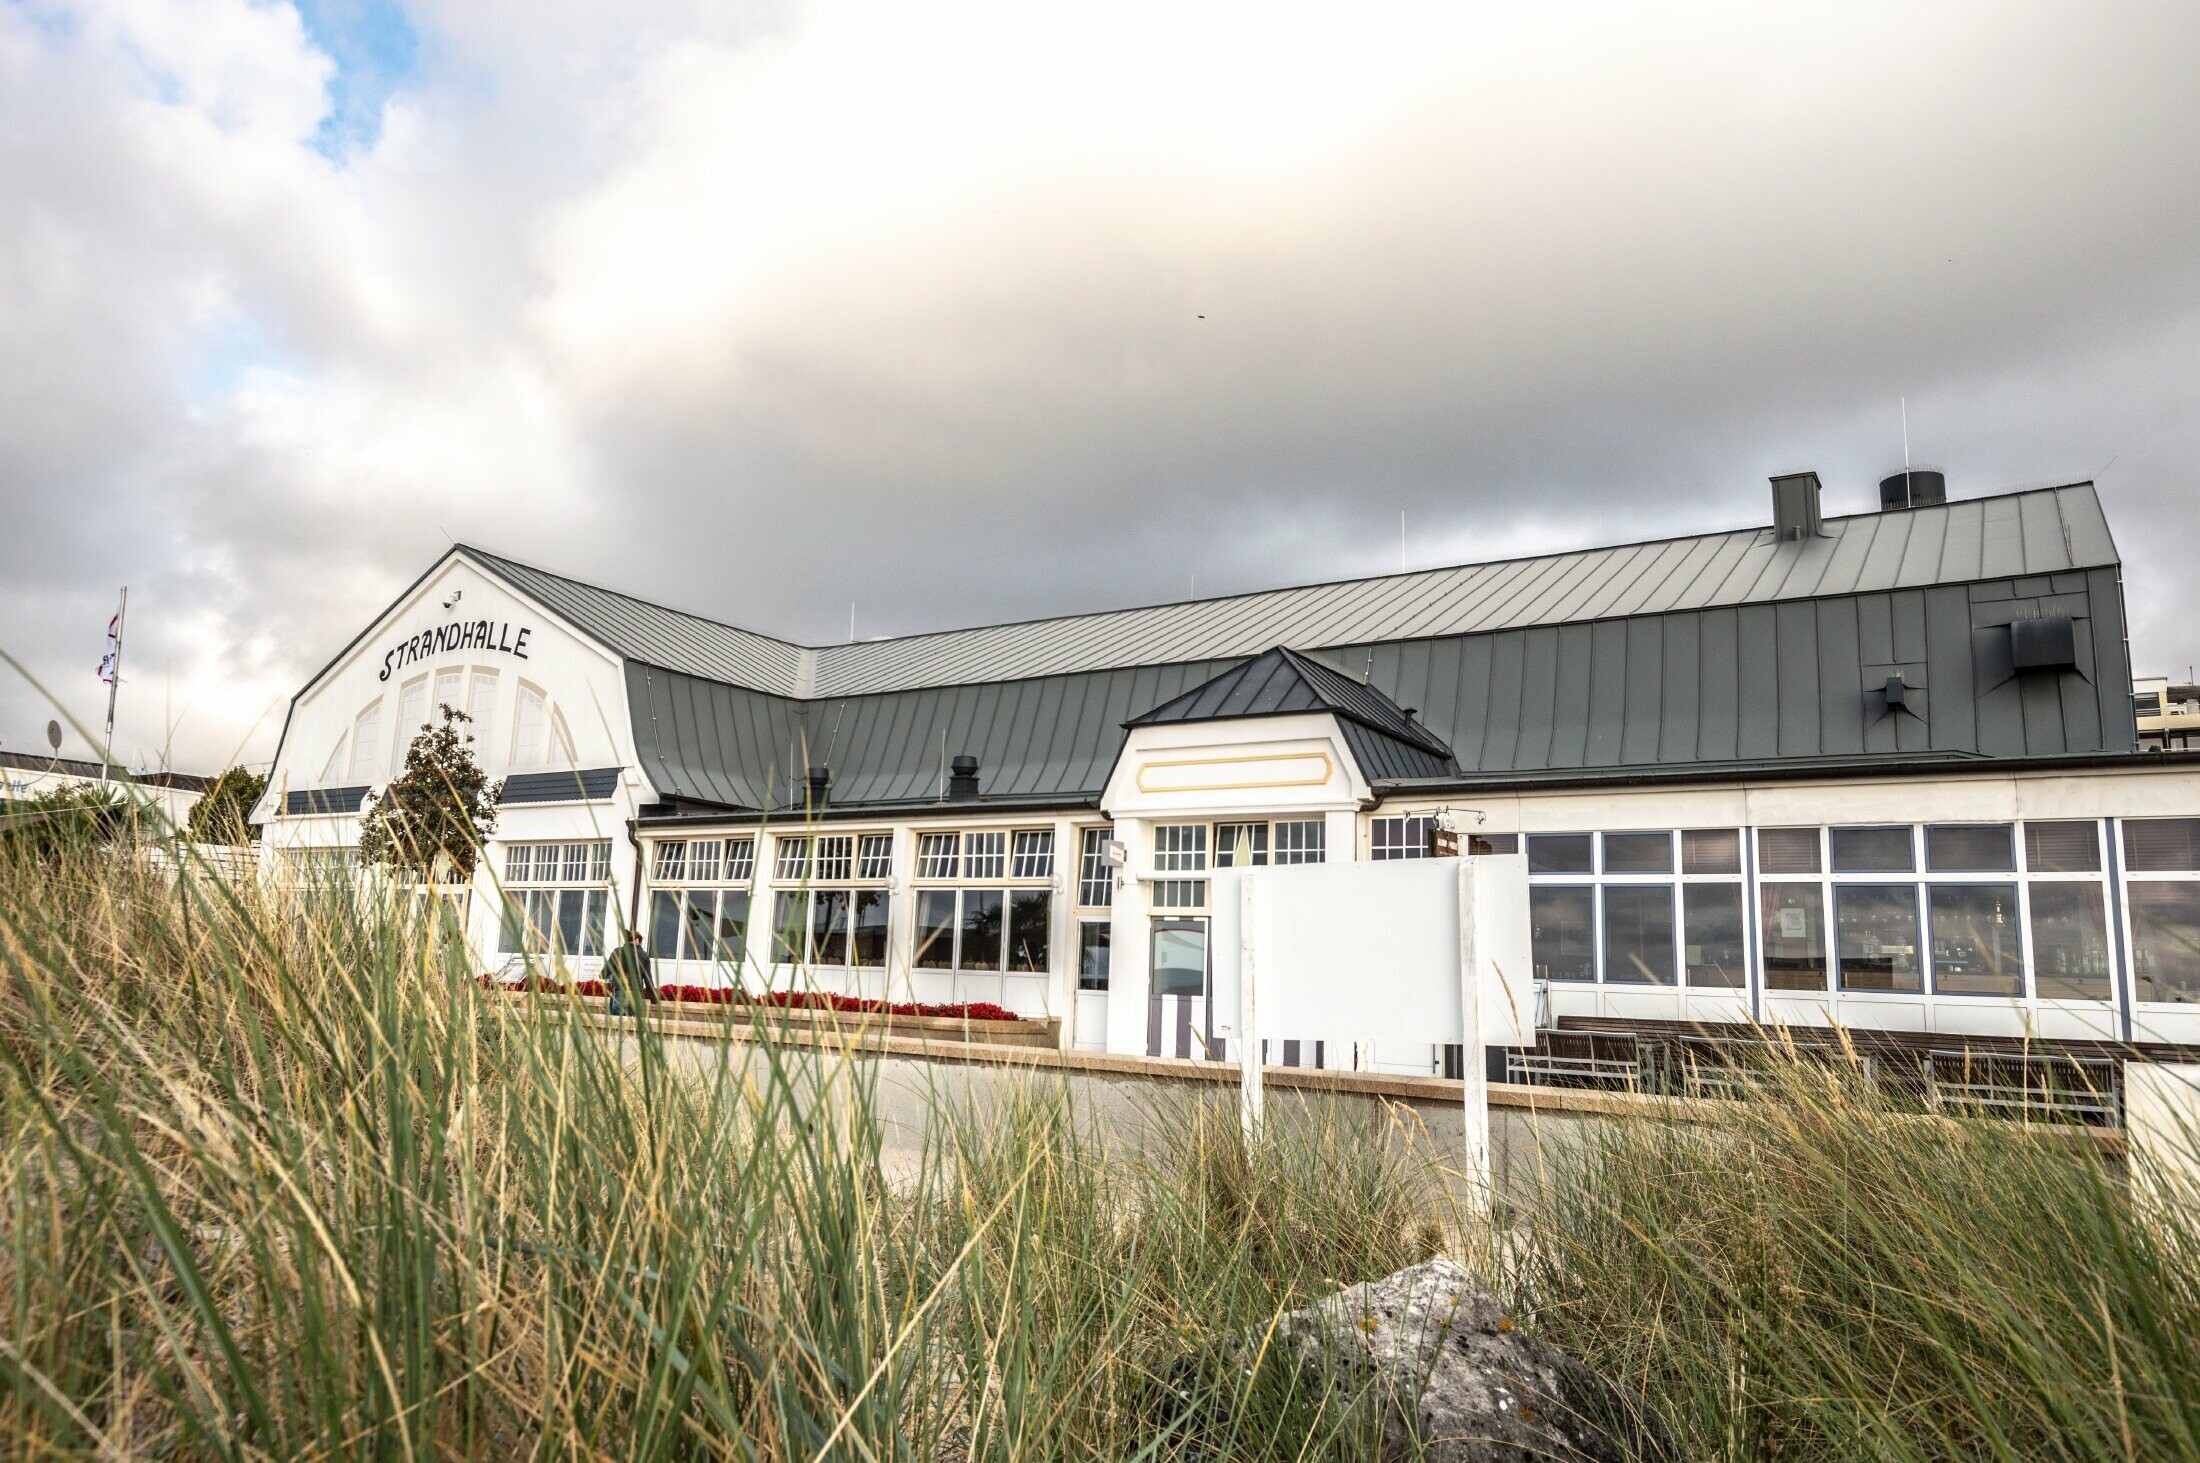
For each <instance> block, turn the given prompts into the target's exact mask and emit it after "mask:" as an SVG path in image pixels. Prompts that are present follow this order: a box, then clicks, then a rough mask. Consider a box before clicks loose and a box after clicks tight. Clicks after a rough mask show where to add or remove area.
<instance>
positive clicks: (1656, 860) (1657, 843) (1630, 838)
mask: <svg viewBox="0 0 2200 1463" xmlns="http://www.w3.org/2000/svg"><path fill="white" fill-rule="evenodd" d="M1604 872H1605V873H1607V874H1670V873H1672V872H1673V835H1672V834H1670V833H1607V834H1605V835H1604Z"/></svg>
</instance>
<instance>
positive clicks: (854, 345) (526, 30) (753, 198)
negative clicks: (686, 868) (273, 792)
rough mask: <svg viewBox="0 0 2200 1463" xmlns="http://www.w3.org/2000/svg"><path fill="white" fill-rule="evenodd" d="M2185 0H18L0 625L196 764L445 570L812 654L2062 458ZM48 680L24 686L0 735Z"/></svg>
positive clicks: (2093, 381) (261, 723) (2102, 421)
mask: <svg viewBox="0 0 2200 1463" xmlns="http://www.w3.org/2000/svg"><path fill="white" fill-rule="evenodd" d="M2196 58H2200V6H2195V5H2193V4H2191V3H2189V0H2174V3H2166V4H2160V5H2145V4H2118V5H2115V6H2098V5H2078V4H2067V3H2057V4H2051V5H2024V4H2011V3H1991V4H1983V3H1982V4H1962V3H1948V4H1936V5H1931V6H1919V5H1915V4H1909V3H1902V4H1890V5H1883V6H1882V5H1875V4H1869V3H1859V0H1840V3H1837V4H1827V5H1824V6H1822V7H1819V8H1818V9H1817V11H1816V13H1812V14H1806V13H1803V11H1802V9H1801V8H1800V7H1794V6H1765V5H1761V4H1754V3H1737V4H1732V5H1710V4H1707V5H1700V6H1670V7H1648V6H1641V5H1634V4H1628V5H1612V6H1593V5H1569V4H1537V5H1534V6H1523V5H1512V6H1489V7H1481V6H1469V5H1462V4H1458V3H1440V4H1434V5H1405V4H1397V5H1393V4H1389V3H1385V0H1362V3H1358V4H1353V5H1339V4H1334V3H1331V4H1324V5H1320V6H1306V7H1300V6H1296V5H1292V4H1289V3H1279V0H1258V3H1247V4H1242V5H1239V4H1212V5H1209V4H1202V3H1186V0H1161V3H1152V4H1148V3H1146V0H1111V3H1109V4H1107V5H1104V6H1102V5H1094V6H1090V7H1086V8H1083V9H1082V10H1079V9H1076V8H1072V7H1068V6H1051V5H1034V4H1032V3H1029V0H1000V3H990V0H975V3H964V0H930V3H926V4H922V5H912V4H909V3H906V0H876V3H874V0H813V3H792V4H784V5H780V4H772V3H756V4H751V5H745V6H714V5H705V4H697V3H682V0H665V3H657V0H623V3H621V4H618V5H605V4H602V3H599V0H524V3H522V0H418V3H404V4H398V3H392V0H318V3H308V4H303V5H300V6H298V7H295V8H294V7H293V6H291V5H288V4H264V3H254V4H248V3H243V0H87V3H82V4H74V3H55V0H0V650H5V651H7V652H9V653H11V654H12V655H14V656H15V657H17V658H18V659H20V660H21V661H23V662H25V663H26V664H27V666H28V668H29V669H30V670H31V672H32V673H34V674H35V675H36V676H38V677H40V678H41V679H43V680H44V681H45V683H46V684H47V685H48V686H49V687H50V688H51V689H52V690H53V691H54V693H55V694H57V695H58V696H59V697H60V698H61V700H62V702H63V704H64V705H65V706H66V707H67V708H68V709H69V710H71V711H74V712H76V713H78V714H79V715H81V716H82V717H83V718H84V719H85V720H86V721H88V722H94V723H96V721H97V719H98V714H99V708H100V704H101V693H100V688H99V687H98V685H97V683H96V681H95V678H94V676H93V669H92V668H93V665H94V663H95V662H96V661H97V659H98V655H99V646H100V637H101V632H102V630H103V628H104V626H105V623H106V620H107V616H108V615H109V613H110V612H111V610H112V608H113V603H114V598H115V592H116V588H117V586H119V585H121V584H124V583H127V584H128V585H129V586H130V622H129V624H130V640H129V646H128V665H127V666H126V670H127V672H128V677H127V683H126V685H125V688H124V693H123V697H122V713H121V720H120V726H119V728H118V744H119V746H120V748H121V750H122V751H123V752H124V754H125V755H126V756H127V757H128V758H129V759H130V760H131V761H132V762H135V763H141V764H145V763H157V762H159V761H161V760H163V759H166V760H169V761H170V762H172V764H173V765H176V766H179V767H184V768H188V769H193V770H197V769H207V770H211V769H213V768H216V767H218V766H221V765H223V764H225V763H227V762H228V761H230V760H232V759H235V758H238V757H242V758H244V759H246V760H253V759H265V758H266V757H267V756H269V755H270V754H271V753H272V751H273V748H274V743H275V735H276V732H277V730H278V729H279V725H280V720H281V715H282V706H283V704H284V702H286V701H287V699H288V697H289V696H290V694H291V693H292V692H293V691H294V690H296V689H297V687H298V685H299V684H300V682H301V681H302V680H303V678H304V677H305V676H306V675H307V674H309V673H310V672H311V671H312V670H313V669H314V668H316V667H317V666H319V665H320V664H321V663H322V661H324V660H325V659H326V658H327V657H328V656H329V655H330V654H332V653H333V652H334V651H335V650H336V649H337V648H338V647H339V646H340V645H341V644H342V643H343V642H344V641H345V640H346V639H348V638H349V636H350V635H351V634H352V633H354V632H355V631H356V630H357V629H358V628H359V627H360V626H361V625H362V624H364V623H365V621H366V620H367V619H368V618H369V617H370V616H371V615H372V614H373V613H374V612H376V611H377V610H379V609H380V608H381V607H382V605H383V604H384V603H386V602H387V600H388V599H389V598H390V597H391V596H392V595H394V594H395V593H396V592H397V591H398V590H399V589H400V588H402V587H403V585H404V584H405V583H406V582H408V581H409V580H410V579H411V578H412V577H413V576H414V575H415V574H417V573H418V572H419V571H420V570H421V569H422V568H424V567H425V566H426V565H427V563H428V562H429V561H430V560H431V559H432V558H433V557H434V556H435V555H436V554H438V553H439V552H440V551H441V550H442V548H443V547H444V546H445V545H446V544H447V543H448V542H449V541H450V540H452V539H462V540H471V541H476V542H480V543H482V544H484V545H486V546H490V547H493V548H496V549H499V550H501V551H503V552H506V553H509V554H511V555H513V556H515V557H519V558H524V559H529V560H533V561H535V562H539V563H542V564H544V565H546V566H548V567H552V568H556V569H559V570H562V571H565V572H569V573H573V574H577V575H581V576H583V577H589V578H595V579H599V580H601V581H603V582H606V583H609V584H612V585H615V586H619V587H622V588H628V589H632V590H635V591H638V592H642V593H646V594H649V595H651V596H652V597H656V598H660V599H663V600H666V601H669V602H671V603H674V604H678V605H681V606H684V607H689V608H694V609H697V610H701V611H705V612H708V613H712V614H715V615H718V616H721V617H723V618H727V619H731V620H734V621H737V622H739V623H742V624H746V625H751V626H753V627H755V628H758V629H762V630H767V631H770V632H773V633H777V634H781V635H786V636H790V637H794V638H798V639H805V640H811V641H823V640H832V639H838V638H842V637H844V636H845V635H846V634H847V626H848V616H849V606H850V603H851V602H853V603H854V605H855V611H856V621H857V628H858V630H859V632H860V633H863V634H866V635H870V634H883V633H888V632H892V631H901V630H909V629H920V628H934V627H940V626H945V625H950V624H959V623H969V622H973V621H981V620H986V619H993V618H1001V617H1008V616H1020V615H1030V614H1039V613H1045V612H1050V611H1057V610H1073V609H1085V608H1095V607H1101V606H1108V605H1115V604H1121V603H1129V602H1135V601H1141V600H1152V599H1166V598H1175V597H1181V596H1183V595H1184V594H1185V593H1187V592H1188V591H1189V590H1190V588H1191V586H1192V583H1193V580H1194V576H1196V578H1197V586H1198V590H1199V592H1201V593H1203V594H1205V593H1222V592H1229V591H1234V590H1240V589H1247V588H1253V587H1258V586H1263V585H1271V584H1277V583H1286V582H1291V581H1298V580H1306V579H1315V578H1331V577H1336V576H1340V575H1349V574H1355V573H1362V572H1379V571H1384V570H1388V569H1392V568H1395V567H1397V565H1398V563H1399V560H1400V546H1399V533H1398V515H1399V514H1400V513H1401V512H1403V513H1404V514H1405V515H1406V530H1407V532H1406V543H1405V548H1404V557H1405V559H1406V561H1407V562H1408V563H1410V564H1413V565H1423V564H1432V563H1438V562H1458V561H1464V560H1469V559H1476V558H1486V557H1494V556H1502V555H1508V554H1513V553H1518V552H1522V551H1531V550H1537V549H1544V548H1557V547H1568V546H1576V545H1582V544H1589V543H1600V542H1611V541H1615V540H1618V539H1622V538H1629V537H1638V536H1654V535H1660V534H1667V533H1681V532H1690V531H1694V530H1699V529H1707V528H1717V527H1727V526H1733V525H1736V524H1741V523H1750V522H1756V521H1759V520H1761V519H1764V518H1765V517H1766V516H1767V514H1768V511H1769V510H1768V489H1767V488H1766V486H1765V478H1766V476H1767V475H1768V474H1769V473H1773V472H1779V471H1785V470H1789V469H1794V468H1799V467H1814V468H1816V469H1817V470H1818V471H1819V473H1820V474H1821V476H1822V477H1823V478H1824V479H1825V481H1826V483H1827V489H1828V502H1827V507H1828V511H1829V512H1832V511H1848V510H1854V509H1862V508H1864V507H1866V506H1868V505H1869V504H1870V503H1871V502H1872V486H1871V485H1872V483H1873V482H1875V481H1876V479H1877V477H1878V476H1879V475H1880V474H1881V473H1883V472H1885V471H1887V470H1889V469H1890V468H1891V467H1894V466H1899V465H1900V462H1901V460H1902V437H1901V432H1902V420H1901V415H1900V403H1901V401H1902V400H1903V398H1905V397H1906V398H1907V400H1908V408H1909V432H1910V443H1911V451H1912V453H1913V455H1914V457H1915V458H1916V459H1917V460H1919V461H1922V462H1934V463H1940V464H1944V465H1945V466H1946V467H1947V468H1948V470H1949V475H1950V479H1949V480H1950V486H1951V490H1952V491H1953V492H1954V493H1955V494H1956V495H1958V496H1964V495H1971V494H1978V493H1984V492H1990V491H1995V490H2000V489H2004V488H2009V487H2014V486H2021V485H2032V484H2043V483H2058V482H2068V481H2072V480H2076V479H2083V478H2092V479H2094V480H2096V481H2098V482H2099V483H2100V484H2101V488H2102V491H2103V494H2104V496H2105V497H2106V499H2107V501H2108V505H2109V511H2110V516H2111V521H2112V523H2113V525H2114V527H2115V529H2116V531H2117V537H2118V542H2119V544H2120V546H2121V547H2122V550H2123V553H2124V557H2125V561H2126V572H2127V582H2128V586H2129V592H2130V596H2131V601H2132V617H2133V635H2134V640H2135V648H2136V656H2137V660H2138V662H2139V664H2140V666H2141V667H2142V668H2162V669H2175V670H2176V671H2178V672H2180V673H2181V672H2182V670H2183V668H2184V666H2185V665H2186V664H2187V663H2188V662H2190V661H2193V660H2196V659H2200V629H2196V628H2194V626H2193V624H2192V619H2191V607H2192V604H2193V600H2192V592H2191V587H2190V586H2191V583H2192V579H2193V575H2194V573H2195V570H2196V566H2200V511H2196V505H2195V502H2194V498H2193V488H2194V483H2195V478H2194V466H2195V464H2196V463H2200V408H2196V400H2195V398H2196V389H2200V147H2196V146H2195V145H2194V139H2195V138H2196V137H2200V85H2196V84H2195V82H2194V80H2193V77H2194V63H2195V59H2196ZM51 714H52V712H51V709H50V708H49V707H48V706H47V704H46V703H45V701H44V700H43V699H42V698H41V697H40V696H39V695H38V694H37V693H36V692H34V691H33V690H31V689H30V688H29V687H28V686H27V685H26V684H25V683H24V682H23V681H21V680H20V679H18V678H17V677H15V676H14V675H13V674H12V673H10V672H7V671H6V670H5V669H4V667H0V747H6V748H10V749H15V750H27V749H31V748H34V747H38V746H41V745H42V744H43V728H44V725H45V722H46V719H47V717H48V716H49V715H51Z"/></svg>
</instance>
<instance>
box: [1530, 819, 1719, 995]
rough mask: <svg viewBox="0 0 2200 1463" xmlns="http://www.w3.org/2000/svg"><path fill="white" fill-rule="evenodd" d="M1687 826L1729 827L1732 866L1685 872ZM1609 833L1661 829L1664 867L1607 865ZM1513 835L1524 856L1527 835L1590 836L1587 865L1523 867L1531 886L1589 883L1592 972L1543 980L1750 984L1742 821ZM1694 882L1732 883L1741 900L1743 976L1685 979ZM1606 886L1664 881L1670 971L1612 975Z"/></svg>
mask: <svg viewBox="0 0 2200 1463" xmlns="http://www.w3.org/2000/svg"><path fill="white" fill-rule="evenodd" d="M1688 833H1732V834H1733V835H1734V836H1735V839H1736V841H1737V844H1738V847H1739V851H1740V860H1739V864H1738V867H1737V868H1736V870H1735V871H1734V872H1732V873H1726V872H1717V873H1702V874H1691V873H1686V872H1684V870H1685V868H1686V863H1685V860H1684V856H1683V849H1684V846H1685V840H1684V838H1683V835H1684V834H1688ZM1613 835H1617V836H1619V837H1622V838H1630V839H1633V838H1648V837H1652V836H1657V837H1662V838H1663V839H1664V840H1665V844H1666V867H1665V868H1664V869H1662V870H1659V869H1619V870H1614V869H1612V868H1611V867H1610V860H1609V858H1608V856H1607V853H1606V847H1605V839H1606V838H1608V837H1610V836H1613ZM1516 836H1517V838H1518V839H1519V840H1520V842H1519V844H1518V851H1519V852H1520V853H1521V854H1522V855H1523V856H1525V855H1526V853H1527V849H1528V843H1527V840H1529V839H1531V838H1548V837H1560V838H1574V837H1586V838H1587V839H1588V840H1589V867H1588V868H1587V869H1586V870H1582V869H1570V870H1563V871H1551V872H1544V873H1534V872H1531V873H1530V874H1529V875H1528V887H1529V888H1530V889H1531V890H1533V889H1557V888H1587V889H1588V890H1590V926H1589V931H1590V946H1591V951H1592V954H1593V959H1592V962H1591V979H1589V980H1579V979H1576V978H1574V977H1571V976H1553V977H1550V980H1551V983H1552V984H1553V985H1554V986H1557V987H1561V988H1565V989H1573V990H1582V989H1588V988H1590V987H1592V986H1593V987H1597V988H1608V989H1613V990H1626V991H1665V992H1671V993H1673V994H1676V995H1688V994H1692V993H1703V994H1706V995H1715V994H1723V995H1728V996H1734V995H1741V996H1745V997H1746V995H1747V993H1748V991H1749V978H1750V971H1751V970H1752V969H1753V968H1754V964H1755V958H1756V953H1757V941H1756V938H1755V935H1754V933H1753V930H1752V925H1753V923H1754V920H1753V917H1752V911H1751V910H1750V908H1749V895H1748V875H1747V873H1746V870H1747V868H1748V847H1749V839H1748V837H1747V830H1746V829H1745V828H1744V827H1742V826H1741V825H1738V824H1737V825H1732V826H1728V827H1716V826H1705V825H1699V824H1690V825H1686V826H1681V825H1675V826H1672V827H1667V828H1609V829H1604V828H1599V829H1582V828H1553V829H1543V830H1538V831H1534V832H1527V831H1523V832H1522V833H1520V834H1518V835H1516ZM1698 885H1718V886H1723V887H1728V888H1731V889H1733V890H1735V891H1736V897H1737V898H1738V899H1739V900H1740V903H1741V906H1742V981H1741V983H1740V984H1738V985H1697V984H1693V983H1691V982H1690V981H1689V979H1688V897H1687V894H1686V892H1685V891H1686V890H1687V889H1688V888H1690V887H1691V886H1698ZM1611 889H1663V890H1665V891H1666V899H1667V904H1668V906H1669V918H1670V920H1671V924H1672V930H1673V938H1672V949H1671V951H1670V952H1669V956H1668V965H1667V969H1668V970H1669V971H1670V973H1671V976H1672V978H1671V979H1670V980H1669V981H1642V980H1622V979H1615V978H1614V977H1613V975H1612V968H1613V962H1612V960H1611V951H1610V938H1609V937H1610V926H1609V916H1608V914H1607V911H1606V904H1607V900H1606V898H1605V895H1606V892H1607V891H1608V890H1611Z"/></svg>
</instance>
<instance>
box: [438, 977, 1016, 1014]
mask: <svg viewBox="0 0 2200 1463" xmlns="http://www.w3.org/2000/svg"><path fill="white" fill-rule="evenodd" d="M481 985H482V988H483V989H484V990H496V991H546V992H559V993H562V992H566V991H570V992H571V993H572V994H574V995H576V996H608V995H610V994H611V987H609V986H607V985H605V984H604V983H603V982H602V981H600V980H577V981H571V982H566V981H557V980H552V979H551V978H550V977H548V976H545V975H530V976H527V977H526V978H525V979H522V980H517V981H500V980H498V979H497V978H496V977H495V976H494V975H491V974H484V975H483V976H482V977H481ZM657 995H658V998H659V999H660V1000H666V1001H674V1002H678V1003H680V1004H683V1005H695V1006H770V1007H774V1008H776V1009H778V1010H782V1011H839V1012H843V1013H844V1014H847V1015H850V1016H880V1015H884V1016H944V1017H947V1018H949V1019H950V1020H955V1021H1019V1020H1022V1019H1023V1018H1022V1017H1020V1016H1018V1015H1017V1014H1016V1013H1015V1012H1014V1011H1011V1010H1009V1009H1008V1008H1007V1007H1005V1006H997V1005H995V1004H994V1003H993V1002H991V1001H958V1002H950V1003H927V1002H923V1001H894V1002H886V1001H874V1000H870V999H868V998H866V997H863V996H836V995H831V994H828V993H826V992H824V991H768V992H766V993H765V994H763V995H761V996H755V995H751V994H749V993H748V992H747V991H744V990H738V989H736V988H734V987H732V986H707V985H668V986H659V987H658V988H657Z"/></svg>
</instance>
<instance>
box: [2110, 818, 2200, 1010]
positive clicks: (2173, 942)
mask: <svg viewBox="0 0 2200 1463" xmlns="http://www.w3.org/2000/svg"><path fill="white" fill-rule="evenodd" d="M2129 830H2130V825H2129V824H2126V825H2125V831H2126V832H2129ZM2127 893H2128V896H2129V898H2130V901H2131V956H2132V961H2131V963H2132V971H2131V973H2132V994H2133V996H2135V997H2136V998H2137V999H2139V1000H2142V1001H2166V1002H2174V1003H2177V1004H2180V1005H2183V1004H2190V1003H2192V1002H2195V1001H2200V881H2194V880H2190V879H2176V880H2167V879H2164V880H2149V881H2145V882H2139V883H2134V884H2131V885H2130V886H2129V887H2128V889H2127Z"/></svg>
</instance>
